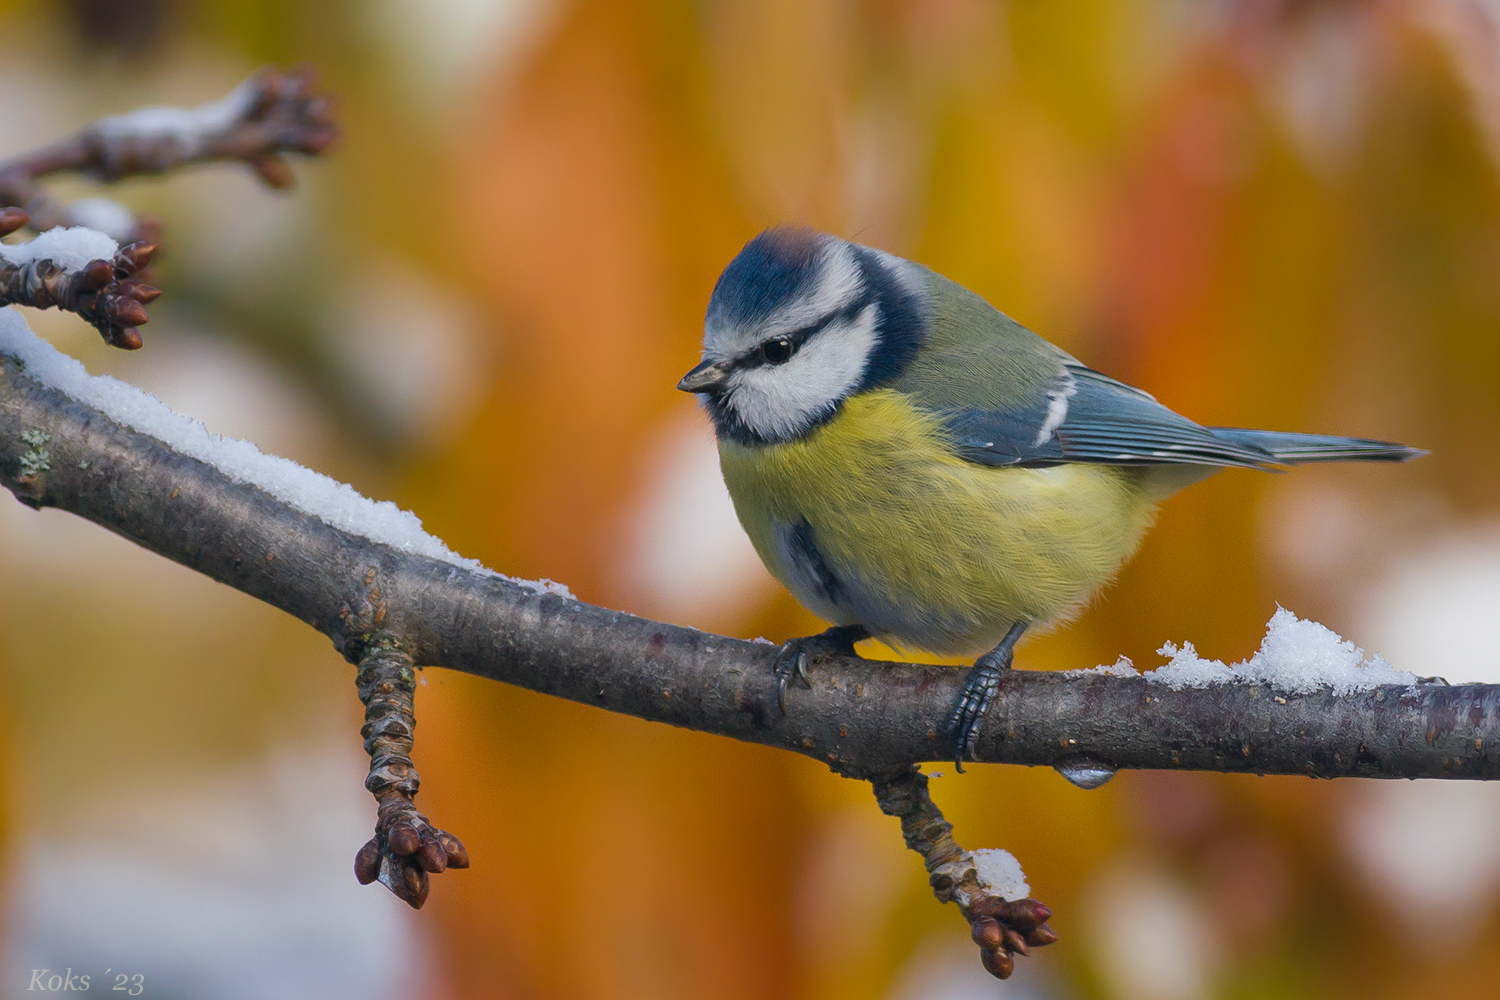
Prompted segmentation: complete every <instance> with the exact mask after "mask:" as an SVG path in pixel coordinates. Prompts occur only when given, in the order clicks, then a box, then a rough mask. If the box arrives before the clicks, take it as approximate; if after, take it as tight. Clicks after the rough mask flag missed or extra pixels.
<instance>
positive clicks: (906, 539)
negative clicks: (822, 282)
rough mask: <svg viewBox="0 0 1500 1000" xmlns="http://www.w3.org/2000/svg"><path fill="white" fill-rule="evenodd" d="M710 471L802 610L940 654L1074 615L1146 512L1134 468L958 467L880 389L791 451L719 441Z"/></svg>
mask: <svg viewBox="0 0 1500 1000" xmlns="http://www.w3.org/2000/svg"><path fill="white" fill-rule="evenodd" d="M719 459H720V465H721V467H722V468H723V471H724V482H725V483H726V485H727V486H728V487H729V494H730V496H731V497H732V498H733V499H734V506H735V511H736V512H737V513H738V514H739V519H740V523H741V524H742V525H743V526H744V528H745V531H746V532H747V533H748V534H749V536H750V540H751V541H752V542H753V543H754V545H755V549H756V551H757V552H759V553H760V557H761V559H762V560H763V561H764V562H765V564H766V567H767V568H768V569H769V570H770V571H771V573H772V575H774V576H775V577H776V578H777V579H778V580H780V581H781V582H782V584H783V585H785V586H786V587H787V588H788V589H789V590H791V591H792V593H793V594H795V595H796V596H797V598H798V599H799V600H800V601H802V603H803V604H804V605H806V606H807V607H808V609H809V610H811V611H812V612H813V613H815V614H817V615H819V616H820V617H823V618H826V619H827V620H829V621H831V622H834V623H835V624H855V623H858V624H863V625H866V626H869V627H870V628H871V629H872V631H874V632H876V633H877V634H882V635H887V636H890V637H893V638H895V639H896V640H898V641H900V642H902V643H904V644H907V645H910V646H916V647H919V648H923V649H930V650H934V651H937V652H954V653H956V652H971V651H975V650H980V649H988V648H990V647H993V646H994V645H995V644H996V643H997V642H999V641H1000V639H1001V638H1002V637H1003V636H1004V634H1005V632H1006V630H1007V629H1008V628H1009V627H1010V626H1011V625H1012V624H1013V623H1015V622H1016V621H1017V620H1019V619H1022V618H1025V619H1028V620H1031V621H1033V622H1036V623H1038V624H1041V623H1046V622H1049V621H1055V620H1057V619H1059V618H1063V617H1066V616H1067V615H1070V614H1072V613H1075V612H1076V611H1078V610H1079V609H1080V608H1081V607H1082V606H1083V605H1084V603H1085V602H1087V601H1088V599H1089V598H1090V597H1091V596H1093V594H1094V593H1095V592H1096V591H1097V590H1098V589H1099V588H1100V587H1101V586H1103V585H1104V584H1105V583H1106V582H1108V580H1109V579H1110V578H1111V577H1112V576H1113V575H1114V574H1115V573H1116V572H1117V571H1118V570H1119V568H1120V565H1121V564H1122V563H1123V562H1124V561H1125V559H1127V558H1128V557H1129V556H1130V554H1131V553H1132V552H1134V551H1135V548H1136V546H1137V545H1138V544H1139V542H1140V539H1141V536H1142V534H1144V532H1145V530H1146V528H1147V527H1148V526H1149V525H1150V523H1151V519H1152V516H1153V514H1154V510H1155V503H1154V500H1153V497H1154V496H1155V493H1154V491H1148V490H1147V489H1146V488H1145V482H1144V477H1143V474H1142V473H1141V472H1139V471H1137V470H1132V469H1127V468H1120V467H1114V466H1098V465H1060V466H1056V467H1054V468H1049V469H995V468H989V467H987V466H982V465H975V464H973V463H971V462H966V461H964V460H963V459H961V458H959V457H957V456H956V455H954V454H953V452H952V449H951V447H950V446H949V444H948V442H947V437H946V434H945V433H944V431H943V428H942V425H941V422H940V421H939V420H938V419H937V418H935V417H933V416H932V415H931V414H928V413H925V412H923V411H921V410H919V409H917V408H916V407H914V406H912V405H911V404H910V403H909V402H908V401H907V399H906V397H904V396H903V395H901V394H900V393H897V392H895V391H893V390H888V389H883V390H877V391H874V392H869V393H864V394H861V395H858V396H854V397H851V398H850V399H848V400H847V401H845V403H844V407H843V410H842V412H841V413H840V414H839V415H838V416H837V417H835V418H834V419H833V420H831V421H830V422H828V423H827V424H825V425H823V426H822V427H820V428H818V429H816V430H815V431H813V432H812V433H810V434H808V435H807V436H806V437H804V438H802V439H800V440H797V441H792V442H788V443H785V444H774V445H743V444H738V443H735V442H733V441H721V442H720V443H719ZM798 525H805V527H804V528H802V529H801V530H802V531H803V532H804V535H803V537H804V538H805V537H810V538H811V540H812V542H813V543H814V544H815V546H816V550H817V554H818V555H819V556H821V561H822V563H823V564H826V569H827V571H828V572H829V573H830V574H831V575H832V577H834V578H836V579H837V581H838V584H839V586H838V587H837V588H835V591H834V593H833V594H832V596H830V595H829V594H827V593H825V592H824V591H823V590H822V589H821V588H819V587H817V586H814V585H812V584H810V582H809V580H808V574H807V572H806V571H805V567H803V566H801V565H800V564H799V561H798V559H796V558H795V557H794V556H793V555H789V550H788V546H789V542H788V537H789V535H788V533H789V532H792V531H794V530H795V529H796V526H798ZM803 561H804V562H805V560H803Z"/></svg>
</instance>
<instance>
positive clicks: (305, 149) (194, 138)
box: [0, 68, 338, 232]
mask: <svg viewBox="0 0 1500 1000" xmlns="http://www.w3.org/2000/svg"><path fill="white" fill-rule="evenodd" d="M336 138H338V129H337V127H336V126H335V125H334V123H333V118H332V104H331V102H330V101H329V100H328V98H327V97H325V96H323V95H321V94H319V93H317V92H316V90H315V89H314V79H313V74H312V72H311V71H310V70H306V69H297V70H277V69H271V68H267V69H262V70H259V71H258V72H256V73H255V74H254V75H252V76H251V77H250V78H249V79H247V80H246V81H245V82H244V83H242V84H240V85H239V86H238V87H236V88H235V89H234V90H233V91H232V92H230V94H229V95H228V96H226V97H224V98H223V99H221V100H218V101H214V102H212V103H210V104H204V105H201V106H199V107H196V108H146V109H144V110H141V111H135V112H131V113H130V114H125V115H118V116H116V117H113V118H103V119H100V120H99V121H97V122H95V123H94V124H92V125H89V126H88V127H86V128H84V129H83V130H81V131H80V132H78V133H77V134H75V135H73V136H71V137H69V138H67V139H64V140H62V141H60V142H57V143H54V144H53V145H51V146H48V147H46V148H44V149H40V150H37V151H36V152H33V153H29V154H26V155H24V156H19V157H16V158H15V159H12V160H9V161H6V162H4V163H0V207H6V206H15V207H18V208H23V209H25V210H26V211H27V212H28V213H29V214H30V215H31V218H32V222H33V228H34V229H36V230H37V231H38V232H40V231H42V230H45V229H51V228H53V227H54V226H60V225H69V224H77V223H78V222H80V221H82V220H75V219H72V218H70V216H69V213H68V208H67V206H62V205H58V204H57V203H56V202H54V201H53V200H51V199H50V198H48V197H47V196H46V194H45V193H44V192H43V191H42V189H41V186H40V185H39V184H38V181H40V180H41V179H42V178H44V177H48V176H51V175H54V174H61V173H78V174H83V175H85V176H88V177H92V178H94V179H95V180H98V181H103V182H106V183H111V182H114V181H119V180H123V179H125V178H127V177H136V176H141V175H150V174H163V173H166V172H168V171H171V170H176V169H179V168H181V167H187V166H193V165H195V164H201V163H216V162H225V161H237V162H240V163H244V164H246V165H247V166H249V167H250V168H251V169H252V170H254V171H255V173H256V174H257V175H258V176H259V177H260V179H261V181H263V182H264V183H265V184H266V185H268V186H269V187H273V188H278V189H284V188H289V187H291V186H292V185H293V183H294V182H295V177H294V176H293V174H292V171H291V168H290V167H288V166H287V163H286V160H285V155H286V154H288V153H298V154H302V155H306V156H315V155H317V154H319V153H322V152H323V151H324V150H326V149H327V148H328V147H329V146H330V145H331V144H332V143H333V141H334V140H335V139H336Z"/></svg>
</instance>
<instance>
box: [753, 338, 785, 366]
mask: <svg viewBox="0 0 1500 1000" xmlns="http://www.w3.org/2000/svg"><path fill="white" fill-rule="evenodd" d="M760 356H761V357H762V358H763V359H765V362H766V364H768V365H779V364H781V363H782V362H783V361H785V360H786V359H787V358H789V357H791V356H792V342H791V340H790V339H788V338H786V337H776V338H775V339H773V340H768V341H766V342H765V343H763V344H761V345H760Z"/></svg>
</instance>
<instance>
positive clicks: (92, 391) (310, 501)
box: [0, 230, 573, 597]
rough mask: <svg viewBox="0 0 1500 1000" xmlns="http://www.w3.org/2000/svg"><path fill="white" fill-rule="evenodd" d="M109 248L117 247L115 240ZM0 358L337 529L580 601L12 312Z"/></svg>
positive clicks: (2, 314)
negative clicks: (216, 424)
mask: <svg viewBox="0 0 1500 1000" xmlns="http://www.w3.org/2000/svg"><path fill="white" fill-rule="evenodd" d="M74 231H75V232H76V230H74ZM53 232H57V230H49V231H48V233H44V234H43V235H42V236H40V237H38V238H37V239H35V240H33V241H32V244H35V243H39V242H41V240H42V239H43V238H45V237H46V236H47V235H49V234H50V233H53ZM93 235H96V236H97V235H99V234H93ZM102 238H103V239H108V237H102ZM109 242H110V244H111V245H113V243H114V241H113V240H110V241H109ZM24 245H31V244H24ZM7 249H9V248H7ZM54 259H55V258H54ZM91 259H92V258H91ZM0 354H4V355H6V356H8V357H11V358H14V359H15V360H16V361H19V362H20V363H21V364H22V365H24V366H25V371H26V375H27V376H28V377H29V378H33V379H36V380H37V381H39V382H42V383H44V384H46V385H49V386H51V387H52V388H54V389H58V390H60V391H61V392H63V393H65V394H66V395H68V396H70V397H72V398H73V399H76V400H77V401H78V402H80V403H84V404H86V405H88V406H92V407H95V408H96V409H99V410H102V411H103V412H104V413H105V414H107V415H108V416H109V417H110V418H111V419H113V420H115V421H116V422H118V423H121V424H124V425H125V426H127V427H131V428H134V429H135V430H137V431H140V432H141V433H143V434H148V435H150V436H151V437H154V438H156V439H157V440H158V441H161V442H162V443H163V444H165V445H167V446H168V447H170V448H172V449H174V450H176V451H178V452H180V453H182V454H184V455H187V456H189V457H190V458H195V459H197V460H199V461H201V462H206V463H208V464H209V465H212V466H213V467H214V468H216V469H218V470H219V471H220V472H222V473H224V474H225V475H226V476H228V477H229V478H231V479H233V480H235V481H236V482H241V483H248V484H250V485H252V486H256V487H259V488H260V489H262V490H265V491H266V492H267V493H269V494H271V495H272V496H274V497H276V498H277V499H278V500H281V501H283V502H284V503H286V504H288V505H289V506H292V507H295V508H296V509H297V510H300V511H302V512H303V513H304V514H309V515H311V516H313V517H316V518H317V519H318V520H320V521H322V522H323V523H324V524H327V525H329V526H330V527H333V528H337V529H339V530H340V531H347V532H349V533H350V534H355V535H359V536H361V537H364V538H368V539H369V540H370V541H372V542H377V543H379V544H381V545H389V546H390V547H391V548H394V549H397V550H399V551H401V552H408V553H411V554H412V555H420V556H426V557H428V558H430V559H438V560H441V561H443V562H446V563H450V564H452V565H454V566H461V567H463V568H465V569H469V570H473V571H475V572H480V573H484V574H487V575H492V576H499V577H501V578H502V579H506V580H509V581H510V582H512V583H516V584H519V585H520V586H523V587H526V588H528V589H530V590H533V591H535V592H537V593H540V594H549V593H550V594H558V595H560V596H563V597H572V596H573V595H572V594H571V593H569V592H568V588H567V587H565V586H563V585H562V584H559V583H554V582H552V581H551V580H541V581H531V580H518V579H514V578H512V577H506V576H504V575H503V574H500V573H495V572H494V571H493V570H490V569H487V568H486V567H484V566H482V565H481V564H480V563H479V562H478V561H476V560H473V559H466V558H464V557H463V556H460V555H458V554H457V553H456V552H454V551H453V550H452V549H450V548H448V546H447V545H445V544H443V542H442V541H441V540H440V539H438V538H436V537H434V536H433V535H430V534H428V533H427V532H426V531H423V530H422V522H421V520H419V519H418V518H417V516H416V515H415V514H413V513H412V512H411V511H408V510H402V509H401V508H400V507H397V506H396V505H395V504H394V503H392V502H390V501H389V500H380V501H376V500H371V499H369V498H368V497H365V496H362V495H361V494H359V493H358V492H356V491H355V490H354V488H353V487H351V486H349V485H348V484H346V483H341V482H339V481H338V480H336V479H331V478H329V477H328V476H325V475H323V474H322V473H319V472H313V471H312V470H311V469H308V468H304V467H303V466H301V465H298V464H297V463H296V462H293V461H291V460H290V459H286V458H280V457H278V456H275V455H266V454H263V453H262V452H261V451H260V449H259V448H257V447H255V445H253V444H251V443H250V442H248V441H240V440H236V439H234V438H225V437H220V436H219V435H217V434H214V433H212V432H210V431H209V430H208V428H206V427H204V426H203V425H202V424H201V423H199V422H198V421H196V420H193V419H191V418H189V417H185V416H183V415H181V414H179V413H177V412H175V411H173V410H172V409H171V407H169V406H167V405H166V404H165V403H163V402H162V401H161V400H159V399H157V398H156V397H155V396H151V395H148V394H146V393H144V392H142V391H141V390H140V389H137V388H136V387H135V386H133V385H130V384H128V383H126V382H121V381H118V380H117V379H113V378H110V377H109V376H108V375H98V376H96V375H90V374H89V373H88V371H87V370H86V369H85V368H84V367H83V365H82V364H81V363H79V362H78V361H77V360H76V359H74V358H71V357H69V356H67V355H66V354H63V353H61V352H59V351H58V350H57V349H56V348H54V347H53V346H52V345H51V344H49V343H47V342H46V341H44V340H42V339H40V338H39V337H37V336H36V334H34V333H32V332H31V329H30V328H29V327H28V326H27V325H26V321H25V320H24V319H23V318H22V317H21V315H20V314H19V313H17V312H16V311H15V310H13V309H4V310H0Z"/></svg>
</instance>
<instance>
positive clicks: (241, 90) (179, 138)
mask: <svg viewBox="0 0 1500 1000" xmlns="http://www.w3.org/2000/svg"><path fill="white" fill-rule="evenodd" d="M258 94H259V81H258V79H257V78H256V77H253V76H252V77H251V78H250V79H248V80H246V81H245V82H244V83H241V84H240V85H239V86H238V87H236V88H234V90H232V91H230V92H229V94H228V95H226V96H225V97H223V98H221V99H220V100H217V101H213V102H212V103H209V104H203V105H200V106H198V107H196V108H142V109H141V110H139V111H132V112H130V113H129V114H126V115H117V116H115V117H114V118H104V119H101V120H100V121H98V122H96V123H95V124H94V131H95V133H96V134H98V135H99V137H100V138H102V139H103V140H104V141H105V142H106V143H130V144H145V143H156V142H161V141H169V142H171V143H172V144H173V145H174V146H175V147H176V148H177V155H178V156H180V157H182V158H185V159H191V158H193V157H196V156H201V155H203V153H204V152H205V151H207V149H208V144H209V142H210V141H211V140H212V139H213V138H214V137H215V136H217V135H219V134H220V133H222V132H224V131H226V130H227V129H228V128H229V127H230V126H232V125H233V124H234V123H235V122H236V121H238V120H239V118H240V117H241V116H243V115H244V114H245V113H246V112H248V111H249V110H250V108H251V107H252V106H254V104H255V100H256V98H257V96H258Z"/></svg>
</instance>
